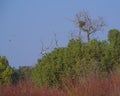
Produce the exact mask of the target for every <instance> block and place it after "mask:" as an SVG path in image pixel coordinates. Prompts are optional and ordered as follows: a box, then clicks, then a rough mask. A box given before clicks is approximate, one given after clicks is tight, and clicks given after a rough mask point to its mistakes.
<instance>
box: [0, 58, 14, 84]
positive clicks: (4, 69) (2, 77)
mask: <svg viewBox="0 0 120 96" xmlns="http://www.w3.org/2000/svg"><path fill="white" fill-rule="evenodd" d="M13 73H14V71H13V69H12V68H11V67H10V66H9V63H8V60H7V58H6V57H1V56H0V85H1V84H11V83H12V75H13Z"/></svg>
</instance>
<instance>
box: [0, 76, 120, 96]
mask: <svg viewBox="0 0 120 96" xmlns="http://www.w3.org/2000/svg"><path fill="white" fill-rule="evenodd" d="M0 96H120V77H119V76H118V75H111V76H109V77H108V78H104V79H100V78H98V77H97V76H94V77H90V78H84V79H83V78H79V79H76V80H71V79H65V81H64V87H63V88H59V89H58V88H46V87H36V86H35V85H34V84H33V83H31V82H29V81H24V82H20V83H19V84H17V85H12V86H1V87H0Z"/></svg>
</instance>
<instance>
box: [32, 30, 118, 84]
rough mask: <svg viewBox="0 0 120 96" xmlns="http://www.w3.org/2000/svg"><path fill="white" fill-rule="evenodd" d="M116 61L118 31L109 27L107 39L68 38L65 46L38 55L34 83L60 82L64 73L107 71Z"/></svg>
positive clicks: (68, 75) (88, 74) (89, 73)
mask: <svg viewBox="0 0 120 96" xmlns="http://www.w3.org/2000/svg"><path fill="white" fill-rule="evenodd" d="M119 64H120V31H119V30H116V29H113V30H110V31H109V33H108V40H103V41H98V40H97V39H93V40H91V41H90V42H88V43H85V42H83V41H81V40H80V39H71V40H70V41H69V43H68V46H67V47H64V48H61V47H60V48H55V49H54V50H53V51H52V52H51V53H49V54H47V55H45V56H44V57H43V58H42V59H39V60H38V63H37V64H36V66H35V67H34V68H33V72H32V74H33V80H34V81H35V82H36V84H37V85H47V86H60V85H62V84H63V79H64V78H65V77H70V78H72V79H74V78H77V77H79V76H81V77H86V76H91V75H93V74H95V73H100V74H103V73H104V74H109V73H110V72H112V71H114V70H116V68H117V67H118V66H119ZM116 66H117V67H116Z"/></svg>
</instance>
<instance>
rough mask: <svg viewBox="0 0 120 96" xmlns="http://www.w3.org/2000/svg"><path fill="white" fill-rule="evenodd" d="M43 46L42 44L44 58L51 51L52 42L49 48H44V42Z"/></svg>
mask: <svg viewBox="0 0 120 96" xmlns="http://www.w3.org/2000/svg"><path fill="white" fill-rule="evenodd" d="M41 44H42V48H41V54H42V56H46V55H47V54H48V50H50V48H51V47H52V42H51V43H50V45H49V46H48V47H44V44H43V42H42V41H41Z"/></svg>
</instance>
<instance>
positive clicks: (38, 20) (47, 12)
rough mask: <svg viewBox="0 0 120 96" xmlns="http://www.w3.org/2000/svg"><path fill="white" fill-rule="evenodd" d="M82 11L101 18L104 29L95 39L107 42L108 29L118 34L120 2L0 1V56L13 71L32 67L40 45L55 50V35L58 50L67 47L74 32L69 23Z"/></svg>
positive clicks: (100, 0) (79, 0)
mask: <svg viewBox="0 0 120 96" xmlns="http://www.w3.org/2000/svg"><path fill="white" fill-rule="evenodd" d="M83 10H88V11H89V13H90V15H91V16H92V17H95V18H97V17H98V16H101V17H103V18H104V21H105V22H106V24H107V26H106V27H105V30H104V32H102V33H99V34H97V36H96V37H97V38H99V39H106V37H107V32H108V30H110V29H113V28H116V29H119V30H120V0H69V1H68V0H59V1H58V0H0V56H6V57H7V58H8V61H9V64H10V66H12V67H16V68H18V67H19V66H28V65H30V66H34V65H35V64H36V63H37V59H38V58H40V57H41V54H40V51H41V48H42V44H41V42H43V45H44V47H48V46H49V44H51V42H53V43H52V46H54V44H55V42H54V41H55V37H54V34H55V33H56V38H57V40H58V43H59V46H66V45H67V43H68V40H69V39H70V33H71V32H74V30H75V29H76V26H75V25H74V24H73V22H71V21H70V20H71V19H74V17H75V15H76V14H77V13H79V12H80V11H83ZM75 34H76V31H75Z"/></svg>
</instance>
